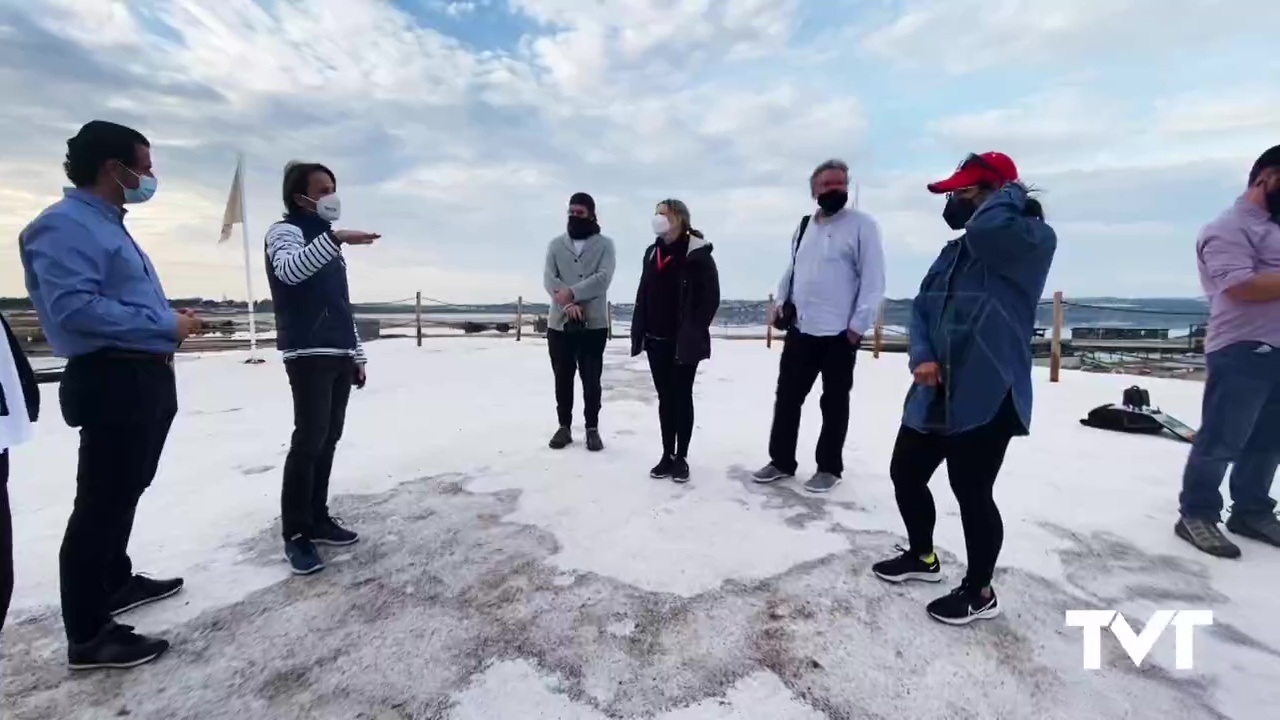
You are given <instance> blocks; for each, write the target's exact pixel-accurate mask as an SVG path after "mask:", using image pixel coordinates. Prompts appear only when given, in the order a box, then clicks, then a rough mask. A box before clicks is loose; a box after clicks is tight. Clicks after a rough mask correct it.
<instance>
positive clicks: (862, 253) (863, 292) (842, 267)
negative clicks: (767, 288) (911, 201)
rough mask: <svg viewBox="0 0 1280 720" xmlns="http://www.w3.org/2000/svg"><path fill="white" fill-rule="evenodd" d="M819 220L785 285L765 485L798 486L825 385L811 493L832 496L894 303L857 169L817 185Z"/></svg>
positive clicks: (817, 172)
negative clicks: (814, 395)
mask: <svg viewBox="0 0 1280 720" xmlns="http://www.w3.org/2000/svg"><path fill="white" fill-rule="evenodd" d="M809 190H810V193H811V194H812V195H813V198H814V200H815V201H817V203H818V208H819V209H818V211H817V212H816V213H814V214H813V215H811V216H805V218H804V219H803V220H801V222H800V227H799V228H797V229H796V232H795V233H794V234H793V235H792V238H791V263H790V264H789V265H788V266H787V271H786V273H785V274H784V275H783V276H782V282H781V283H779V285H778V294H777V298H778V308H779V312H778V317H777V319H776V321H775V326H778V327H779V328H780V329H783V330H785V331H786V333H787V334H786V338H785V343H784V345H783V349H782V362H781V363H780V365H779V368H778V391H777V399H776V401H775V402H774V406H773V428H772V430H771V431H770V434H769V464H768V465H766V466H765V467H763V468H761V469H760V470H758V471H757V472H756V473H755V480H756V482H758V483H771V482H776V481H778V480H785V479H787V478H791V477H794V476H795V473H796V469H797V463H796V442H797V438H798V436H799V434H800V410H801V408H802V407H803V406H804V401H805V398H806V397H807V396H808V395H809V391H810V390H811V389H813V384H814V382H815V381H816V380H817V379H818V377H819V376H821V377H822V400H821V408H822V433H821V434H820V435H819V436H818V448H817V454H816V460H817V465H818V467H817V473H815V474H814V475H813V477H812V478H810V479H809V480H808V481H807V482H806V483H805V485H804V487H805V489H806V490H808V491H809V492H814V493H824V492H828V491H830V490H831V489H832V488H834V487H835V486H836V485H838V484H839V483H840V479H841V476H842V475H843V473H844V441H845V437H846V435H847V434H848V432H849V393H850V391H851V390H852V389H853V366H854V359H855V357H856V354H857V352H858V346H859V345H860V344H861V343H862V337H863V335H865V334H866V333H867V331H868V330H870V329H871V326H872V325H873V324H874V323H875V318H876V313H877V312H878V311H879V309H880V303H881V302H882V301H883V300H884V248H883V246H882V245H881V242H880V227H879V226H878V225H877V224H876V222H875V220H873V219H871V216H870V215H867V214H866V213H863V212H862V211H860V210H857V209H855V208H846V207H845V205H846V204H848V202H849V166H848V165H847V164H845V163H844V162H842V161H840V160H828V161H826V162H824V163H822V164H821V165H819V166H818V167H817V168H815V169H814V171H813V174H812V175H810V176H809Z"/></svg>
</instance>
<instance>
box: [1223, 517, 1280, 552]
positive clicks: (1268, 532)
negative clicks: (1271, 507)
mask: <svg viewBox="0 0 1280 720" xmlns="http://www.w3.org/2000/svg"><path fill="white" fill-rule="evenodd" d="M1227 529H1228V530H1230V531H1231V532H1233V533H1235V534H1236V535H1239V536H1240V537H1247V538H1249V539H1250V540H1257V541H1258V542H1264V543H1267V544H1268V545H1275V546H1276V547H1280V519H1277V518H1276V516H1275V515H1260V516H1252V517H1245V516H1236V515H1232V516H1231V517H1229V518H1227Z"/></svg>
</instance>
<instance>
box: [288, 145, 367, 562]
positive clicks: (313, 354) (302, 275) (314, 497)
mask: <svg viewBox="0 0 1280 720" xmlns="http://www.w3.org/2000/svg"><path fill="white" fill-rule="evenodd" d="M282 196H283V200H284V207H285V215H284V219H283V220H281V221H280V222H277V223H275V224H273V225H272V226H271V228H270V229H268V230H267V238H266V261H267V262H266V264H267V280H268V282H269V283H270V285H271V300H272V303H273V304H274V306H275V316H276V347H277V348H279V350H280V351H281V352H282V353H283V355H284V364H285V370H286V372H287V374H288V376H289V387H290V388H291V389H292V391H293V439H292V441H291V443H290V445H289V455H288V457H287V458H286V459H285V464H284V486H283V488H282V490H281V493H280V517H281V524H282V525H283V527H282V530H283V533H284V541H285V557H286V558H288V560H289V564H290V565H291V566H292V567H293V571H294V572H295V573H297V574H299V575H309V574H311V573H314V572H317V571H320V570H323V569H324V560H323V559H322V558H321V557H320V553H319V551H318V550H317V549H316V545H317V544H320V545H350V544H352V543H354V542H356V541H357V540H359V536H358V535H357V534H356V533H354V532H352V531H351V530H349V529H347V528H345V527H342V526H341V525H340V524H339V523H338V522H337V521H336V520H335V519H334V518H333V517H332V516H330V514H329V504H328V501H329V474H330V471H331V470H332V468H333V455H334V451H335V449H336V448H337V445H338V440H339V439H340V438H341V437H342V427H343V423H344V421H345V420H346V414H347V400H348V399H349V398H350V396H351V388H352V387H353V386H354V387H357V388H362V387H364V383H365V357H364V350H363V349H362V347H361V345H360V340H359V336H358V335H357V332H356V327H355V316H354V313H353V312H352V309H351V298H350V295H349V293H348V289H347V264H346V261H345V260H344V259H343V257H342V246H343V245H368V244H370V243H372V242H373V241H374V240H376V239H378V237H379V236H378V235H377V234H376V233H370V232H364V231H360V230H335V229H333V223H334V222H335V221H337V220H338V217H339V214H340V212H341V208H342V206H341V203H340V202H339V199H338V193H337V180H336V178H335V177H334V174H333V172H332V171H331V170H329V168H327V167H325V166H324V165H320V164H318V163H301V162H290V163H289V164H288V165H286V166H285V169H284V184H283V193H282Z"/></svg>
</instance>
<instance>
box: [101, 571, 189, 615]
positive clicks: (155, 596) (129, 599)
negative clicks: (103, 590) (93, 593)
mask: <svg viewBox="0 0 1280 720" xmlns="http://www.w3.org/2000/svg"><path fill="white" fill-rule="evenodd" d="M182 584H183V583H182V578H170V579H167V580H157V579H155V578H151V577H147V576H146V575H134V576H132V577H130V578H129V581H128V582H126V583H125V584H124V587H122V588H120V589H119V590H117V591H116V593H115V594H114V595H112V596H111V600H110V601H108V605H107V607H108V608H110V609H111V610H110V612H111V614H112V615H120V614H121V613H126V612H129V611H130V610H133V609H134V608H140V607H142V606H143V605H150V604H151V603H153V602H156V601H157V600H164V599H165V598H167V597H173V596H174V595H177V594H178V591H180V590H182Z"/></svg>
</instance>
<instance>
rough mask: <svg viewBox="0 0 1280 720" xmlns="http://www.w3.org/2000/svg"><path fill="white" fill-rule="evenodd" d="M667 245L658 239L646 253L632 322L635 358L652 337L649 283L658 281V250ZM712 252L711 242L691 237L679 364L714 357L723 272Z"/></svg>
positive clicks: (684, 268)
mask: <svg viewBox="0 0 1280 720" xmlns="http://www.w3.org/2000/svg"><path fill="white" fill-rule="evenodd" d="M663 246H664V242H663V240H662V239H661V238H658V239H657V240H655V241H654V243H653V245H650V246H649V247H648V248H647V249H646V250H645V253H644V265H643V269H642V270H641V273H640V285H639V286H638V287H637V288H636V305H635V312H634V313H633V315H632V319H631V355H632V356H633V357H634V356H636V355H639V354H640V353H641V352H642V351H643V350H644V344H645V338H646V337H648V335H649V333H648V332H647V331H646V329H645V316H646V307H645V302H646V301H645V296H646V292H645V290H646V288H647V284H648V283H652V282H656V281H657V273H658V272H659V271H658V266H657V263H658V260H657V256H658V252H657V251H658V249H659V248H660V247H663ZM711 250H712V246H711V243H709V242H707V241H706V240H705V239H703V238H700V237H694V236H691V237H690V238H689V250H688V253H687V254H686V255H685V257H684V259H683V262H681V263H680V264H679V267H678V271H679V273H680V283H679V294H680V297H679V300H678V305H677V307H678V319H677V322H676V333H675V343H676V362H678V363H681V364H692V363H696V362H699V361H701V360H706V359H707V358H709V357H711V323H712V321H713V320H714V319H715V316H716V312H717V311H718V310H719V309H720V272H719V271H718V270H717V269H716V261H715V258H713V257H712V256H711ZM671 269H672V270H676V269H677V268H671Z"/></svg>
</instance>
